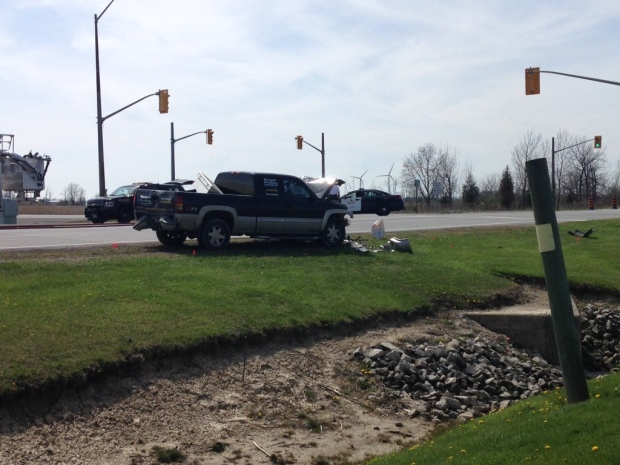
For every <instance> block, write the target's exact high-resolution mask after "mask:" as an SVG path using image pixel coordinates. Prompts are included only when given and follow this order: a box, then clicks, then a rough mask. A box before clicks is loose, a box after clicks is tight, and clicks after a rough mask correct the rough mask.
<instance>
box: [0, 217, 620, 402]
mask: <svg viewBox="0 0 620 465" xmlns="http://www.w3.org/2000/svg"><path fill="white" fill-rule="evenodd" d="M589 227H593V228H595V229H596V232H595V234H594V237H593V238H592V239H581V240H578V239H576V238H575V237H574V236H570V235H568V234H567V231H568V230H569V229H575V228H580V229H584V228H589ZM560 228H561V231H562V240H563V247H564V254H565V258H566V263H567V270H568V274H569V280H570V282H571V285H572V286H574V287H590V288H596V289H604V290H607V291H614V292H618V290H619V288H620V280H619V279H618V278H619V277H620V270H619V267H620V265H619V261H618V260H617V258H616V259H613V257H618V254H617V253H615V251H617V250H619V247H620V234H619V233H620V221H616V220H610V221H596V222H590V223H587V224H584V223H576V224H572V225H571V224H565V225H560ZM399 235H402V236H406V237H408V238H409V239H410V242H411V244H412V248H413V250H414V253H413V254H406V253H392V254H389V253H369V254H361V253H358V252H354V251H352V250H351V249H349V248H345V247H343V248H341V249H339V250H336V251H333V250H328V249H325V248H323V247H321V246H318V245H316V244H310V243H288V242H270V243H266V244H265V243H262V242H240V243H233V244H232V245H231V247H230V249H229V250H227V251H224V252H222V253H217V254H213V253H211V254H210V253H207V252H203V251H198V253H197V254H196V255H194V254H193V253H192V251H193V248H192V247H184V248H182V249H180V250H178V251H174V252H168V251H165V250H164V249H163V247H160V246H158V245H157V246H155V245H149V246H147V247H146V248H137V247H131V246H122V245H121V246H119V247H117V248H112V247H109V248H108V247H102V248H93V249H75V250H72V251H51V252H50V251H44V252H41V251H35V252H22V253H15V252H12V253H0V329H1V330H2V335H3V337H2V338H0V353H1V354H2V356H1V357H0V393H2V392H4V393H6V392H10V391H13V390H15V389H19V387H20V386H21V385H23V384H29V383H39V382H42V381H45V380H49V379H63V378H65V377H69V376H73V375H76V374H79V373H81V372H83V370H85V369H88V368H89V367H97V366H100V365H102V364H105V363H108V362H115V361H118V360H122V359H123V358H124V357H125V356H126V355H127V354H129V353H132V352H135V351H140V350H145V349H150V348H156V347H182V346H187V345H192V344H199V343H200V342H202V341H205V340H207V339H208V338H210V337H213V336H231V335H233V336H234V335H239V334H243V333H245V332H248V331H251V332H260V331H262V330H265V329H268V328H269V329H274V328H276V329H277V328H291V327H297V326H308V325H325V324H334V323H338V322H343V321H351V320H356V319H361V318H366V317H370V316H373V315H379V314H382V313H386V312H403V313H405V312H406V313H415V312H417V311H419V310H420V309H426V308H429V307H431V306H432V305H433V303H434V302H438V301H440V302H442V303H443V304H444V306H445V305H446V304H449V305H450V306H452V307H459V308H464V307H465V306H472V305H479V304H480V302H481V301H482V302H484V301H485V300H488V299H489V298H491V297H492V296H493V295H494V294H495V293H499V292H505V291H506V290H508V289H510V288H511V286H513V285H514V284H513V281H512V277H515V276H518V277H527V278H532V279H542V278H543V268H542V262H541V258H540V254H539V253H538V247H537V242H536V234H535V231H534V228H533V227H526V228H502V229H467V230H460V231H447V232H429V233H426V232H425V233H409V234H399ZM385 242H386V241H372V240H370V241H369V244H371V245H373V246H374V247H375V248H378V246H379V245H381V244H383V243H385ZM145 252H146V253H145Z"/></svg>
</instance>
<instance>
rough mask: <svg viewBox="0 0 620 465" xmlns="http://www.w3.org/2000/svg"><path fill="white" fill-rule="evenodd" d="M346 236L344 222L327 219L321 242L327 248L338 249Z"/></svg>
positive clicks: (336, 219) (338, 219) (337, 219)
mask: <svg viewBox="0 0 620 465" xmlns="http://www.w3.org/2000/svg"><path fill="white" fill-rule="evenodd" d="M345 234H346V230H345V225H344V221H342V219H340V218H334V219H331V218H330V219H329V220H328V221H327V225H326V226H325V230H324V231H323V235H322V236H321V240H322V241H323V244H325V245H326V246H327V247H338V246H340V245H342V242H343V241H344V236H345Z"/></svg>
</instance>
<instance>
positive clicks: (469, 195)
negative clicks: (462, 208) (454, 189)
mask: <svg viewBox="0 0 620 465" xmlns="http://www.w3.org/2000/svg"><path fill="white" fill-rule="evenodd" d="M462 196H463V203H464V204H465V205H468V206H469V207H470V208H471V207H473V206H474V205H475V204H476V203H478V200H479V199H480V188H479V187H478V186H477V184H476V180H475V179H474V175H473V174H472V173H468V174H467V177H466V178H465V183H464V184H463V192H462Z"/></svg>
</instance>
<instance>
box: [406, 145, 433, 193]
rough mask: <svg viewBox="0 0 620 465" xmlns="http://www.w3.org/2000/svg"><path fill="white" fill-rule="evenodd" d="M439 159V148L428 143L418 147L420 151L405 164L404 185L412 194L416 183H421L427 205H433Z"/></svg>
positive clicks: (407, 159)
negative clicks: (434, 183)
mask: <svg viewBox="0 0 620 465" xmlns="http://www.w3.org/2000/svg"><path fill="white" fill-rule="evenodd" d="M438 157H439V154H438V150H437V147H435V145H434V144H432V143H428V144H425V145H421V146H420V147H418V151H417V152H416V153H412V154H410V155H409V156H408V157H406V158H405V161H404V162H403V171H402V174H401V179H402V183H403V184H404V185H405V186H406V187H407V190H408V191H409V192H411V191H413V186H414V183H415V181H416V180H417V181H420V194H421V195H422V198H423V199H424V201H425V202H426V204H427V205H430V203H431V194H432V190H433V181H435V180H437V165H438Z"/></svg>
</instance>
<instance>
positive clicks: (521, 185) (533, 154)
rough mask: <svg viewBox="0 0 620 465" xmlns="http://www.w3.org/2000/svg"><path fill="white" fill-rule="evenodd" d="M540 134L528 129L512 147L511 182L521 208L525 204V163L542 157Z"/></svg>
mask: <svg viewBox="0 0 620 465" xmlns="http://www.w3.org/2000/svg"><path fill="white" fill-rule="evenodd" d="M542 149H543V144H542V135H541V134H540V133H538V134H535V133H534V131H532V130H529V131H528V132H527V133H526V134H525V136H523V139H521V142H519V144H518V145H517V146H515V148H514V149H512V166H513V169H514V176H513V182H514V187H515V191H516V192H517V198H516V200H517V207H518V208H520V209H522V208H523V207H524V206H525V204H526V200H527V199H526V196H527V173H526V172H525V164H526V163H527V162H528V161H530V160H533V159H535V158H541V157H543V156H544V155H543V152H542Z"/></svg>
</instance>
